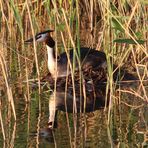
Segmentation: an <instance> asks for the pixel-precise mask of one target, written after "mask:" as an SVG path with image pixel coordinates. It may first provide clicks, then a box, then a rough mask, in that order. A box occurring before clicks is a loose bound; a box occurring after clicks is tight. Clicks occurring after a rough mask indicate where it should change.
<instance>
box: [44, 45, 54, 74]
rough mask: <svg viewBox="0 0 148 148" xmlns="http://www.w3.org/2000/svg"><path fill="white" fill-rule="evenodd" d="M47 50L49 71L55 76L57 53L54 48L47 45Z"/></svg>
mask: <svg viewBox="0 0 148 148" xmlns="http://www.w3.org/2000/svg"><path fill="white" fill-rule="evenodd" d="M46 48H47V54H48V69H49V71H50V73H51V74H52V75H53V74H54V73H55V64H56V63H55V61H56V60H55V53H54V52H55V51H54V48H52V47H49V46H48V45H46Z"/></svg>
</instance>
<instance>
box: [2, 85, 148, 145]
mask: <svg viewBox="0 0 148 148" xmlns="http://www.w3.org/2000/svg"><path fill="white" fill-rule="evenodd" d="M102 88H103V87H100V88H98V89H97V92H98V94H97V99H96V100H93V99H92V98H93V97H92V93H89V94H91V95H90V97H92V98H91V99H92V100H93V101H92V100H89V98H86V104H85V105H83V103H80V100H79V98H77V112H78V113H72V112H73V110H72V108H73V97H72V96H71V89H70V90H69V89H68V93H69V94H66V96H67V100H68V101H66V103H67V109H66V111H67V112H66V111H65V105H64V102H65V100H64V99H65V97H64V96H65V93H64V91H63V90H62V89H57V91H56V101H55V100H54V97H53V96H54V93H55V92H49V91H47V89H46V90H44V89H42V93H41V95H39V94H38V90H37V89H32V90H31V96H30V97H31V101H30V102H29V103H27V102H25V101H24V97H25V96H24V91H16V92H15V110H16V116H17V120H16V122H14V120H13V117H12V112H11V110H10V108H9V107H10V106H9V105H8V103H7V102H6V96H5V95H4V94H3V93H1V94H2V96H1V102H2V105H3V106H2V109H1V113H2V118H3V125H4V133H5V136H6V140H5V141H4V140H3V135H2V132H0V147H16V148H17V147H18V148H25V147H43V148H46V147H58V148H69V147H80V148H81V147H85V148H92V147H93V148H98V147H99V148H104V147H107V148H108V147H147V146H146V145H147V136H148V135H147V131H146V129H147V123H148V117H147V114H148V108H147V104H146V102H145V101H142V100H141V99H140V98H139V97H135V95H131V94H129V93H126V92H125V93H123V94H121V96H120V102H119V101H118V100H117V98H118V97H119V95H118V91H116V96H112V101H114V103H113V104H114V105H113V110H112V112H111V116H110V125H108V120H107V119H108V114H107V112H108V109H109V107H107V108H106V111H104V108H103V106H104V102H103V103H101V105H100V100H101V99H102V100H104V99H105V98H104V97H105V93H104V89H102ZM18 90H19V89H18ZM123 90H124V89H123ZM125 90H127V88H126V89H125ZM137 92H138V89H137ZM139 92H140V91H139ZM77 96H79V95H77ZM77 96H76V97H77ZM108 97H109V96H108ZM115 97H116V98H115ZM113 98H115V99H113ZM80 104H81V105H80ZM98 104H99V105H98ZM84 108H85V111H84ZM55 112H57V114H56V118H54V120H52V117H54V113H55ZM49 115H50V116H49ZM48 121H53V122H55V124H54V129H49V128H48V126H49V124H48Z"/></svg>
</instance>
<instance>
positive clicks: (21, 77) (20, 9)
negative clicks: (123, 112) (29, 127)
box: [0, 0, 148, 147]
mask: <svg viewBox="0 0 148 148" xmlns="http://www.w3.org/2000/svg"><path fill="white" fill-rule="evenodd" d="M147 5H148V3H147V2H146V1H144V0H137V1H135V0H128V1H126V0H125V1H119V0H116V1H114V0H112V1H109V0H107V1H106V0H101V1H100V0H98V1H94V0H92V1H88V0H81V1H78V0H75V1H70V0H69V1H54V0H45V1H31V0H26V1H24V0H22V1H17V0H9V1H4V0H0V7H1V13H0V22H1V25H0V30H1V32H0V35H1V40H0V70H1V71H0V78H1V79H2V80H0V82H3V84H2V83H1V84H0V86H2V87H4V88H5V87H6V89H7V91H6V92H5V95H7V96H8V97H7V98H8V102H9V103H10V104H11V108H9V109H10V110H12V111H13V118H14V119H15V120H16V118H17V117H16V113H15V103H14V102H15V98H14V94H15V87H18V85H19V88H21V89H22V91H23V93H24V96H25V97H24V98H26V99H25V100H24V101H26V102H29V101H30V95H31V89H30V86H29V80H30V79H37V81H38V88H39V89H38V92H39V94H41V92H42V89H41V85H40V83H41V82H40V79H41V78H42V77H43V76H44V75H45V74H47V72H48V70H47V56H46V51H45V50H44V49H43V47H41V45H37V44H36V42H35V41H34V42H33V46H26V45H24V40H25V39H27V38H29V37H30V36H34V35H35V34H36V33H37V32H41V31H44V30H46V29H54V30H55V32H54V33H53V38H54V39H55V40H56V42H57V44H56V51H57V55H58V54H59V53H61V52H63V51H66V52H67V51H68V48H70V47H72V48H74V49H76V48H78V49H79V48H80V46H86V47H92V48H96V49H97V50H101V51H104V52H105V53H106V55H107V67H108V68H107V69H108V71H107V73H108V81H107V90H106V91H107V92H108V91H109V90H110V91H109V92H110V103H109V107H108V109H107V111H108V118H107V119H108V125H110V124H111V117H112V114H113V111H114V108H113V106H114V105H115V104H116V102H117V100H118V101H119V104H120V103H121V102H122V100H120V95H121V93H124V92H125V91H126V90H122V89H121V88H120V85H118V83H117V82H114V81H113V73H114V72H115V70H113V64H117V65H118V67H121V66H124V67H126V68H127V69H128V70H129V71H130V72H132V71H135V73H136V74H137V76H138V79H139V82H140V85H139V90H141V93H140V94H139V93H138V94H137V93H136V92H134V90H130V91H129V90H128V91H126V93H132V94H133V95H135V96H136V97H137V96H138V97H139V98H140V99H141V100H142V101H146V102H147V101H148V98H147V87H146V85H145V82H146V81H147V78H148V69H147V67H148V65H147V63H148V62H147V60H148V53H147V51H148V50H147V47H148V40H147V38H148V26H147V24H148V15H147V14H148V9H147ZM110 57H111V58H112V60H110ZM77 58H78V55H75V59H76V60H77ZM80 69H81V67H80ZM71 74H72V79H73V85H75V84H74V76H73V74H74V71H73V69H72V65H71ZM80 76H81V73H80ZM82 80H83V78H82ZM24 81H25V82H26V83H23V82H24ZM55 85H56V83H55ZM73 88H74V87H73ZM117 88H118V93H119V94H118V96H116V89H117ZM80 91H81V92H85V88H84V87H83V90H80ZM73 92H74V93H73V96H74V99H75V98H76V96H75V93H76V92H75V90H73ZM84 95H85V94H84ZM114 98H116V99H114ZM0 102H1V101H0ZM39 102H40V101H39ZM124 103H126V102H124ZM2 104H3V103H2V102H1V106H0V110H1V108H2ZM39 106H40V104H39ZM74 108H75V112H76V106H74ZM39 120H40V119H39ZM67 120H68V116H67ZM0 121H1V127H2V131H3V138H4V139H5V129H4V127H3V116H2V112H1V111H0ZM68 123H69V121H68ZM38 124H39V123H38ZM75 126H76V125H75ZM75 134H76V133H75ZM69 135H71V131H70V127H69ZM70 139H71V137H70ZM70 143H71V147H72V141H71V142H70Z"/></svg>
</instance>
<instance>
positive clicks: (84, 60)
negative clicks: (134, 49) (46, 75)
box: [25, 30, 106, 78]
mask: <svg viewBox="0 0 148 148" xmlns="http://www.w3.org/2000/svg"><path fill="white" fill-rule="evenodd" d="M51 32H53V30H47V31H44V32H41V33H38V34H36V35H35V37H34V39H35V41H36V42H45V44H46V47H47V53H48V69H49V71H50V73H51V75H52V77H53V78H55V77H65V76H67V75H69V74H70V70H69V69H68V68H69V66H67V65H68V64H69V63H68V57H67V54H66V52H64V53H62V54H60V56H59V58H58V59H57V60H56V56H55V55H56V54H55V49H54V46H55V41H54V40H53V38H52V37H51V35H50V33H51ZM31 42H33V38H31V39H28V40H26V41H25V43H31ZM78 53H79V54H78ZM77 54H78V55H79V57H80V64H81V69H82V70H85V69H89V68H90V67H91V68H95V67H98V66H99V67H102V68H103V67H106V55H105V53H104V52H101V51H97V50H95V49H91V48H87V47H81V48H80V52H78V50H77ZM73 57H74V50H73V49H70V50H69V59H70V62H71V64H72V65H73V62H74V60H73ZM56 62H57V63H56ZM56 65H57V67H56ZM78 68H79V65H78V60H77V59H75V70H77V69H78Z"/></svg>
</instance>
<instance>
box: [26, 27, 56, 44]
mask: <svg viewBox="0 0 148 148" xmlns="http://www.w3.org/2000/svg"><path fill="white" fill-rule="evenodd" d="M51 32H53V30H46V31H43V32H40V33H38V34H36V35H35V37H34V39H35V41H36V42H46V41H47V40H48V38H51V36H50V33H51ZM32 42H33V38H31V39H28V40H26V41H25V43H32Z"/></svg>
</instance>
